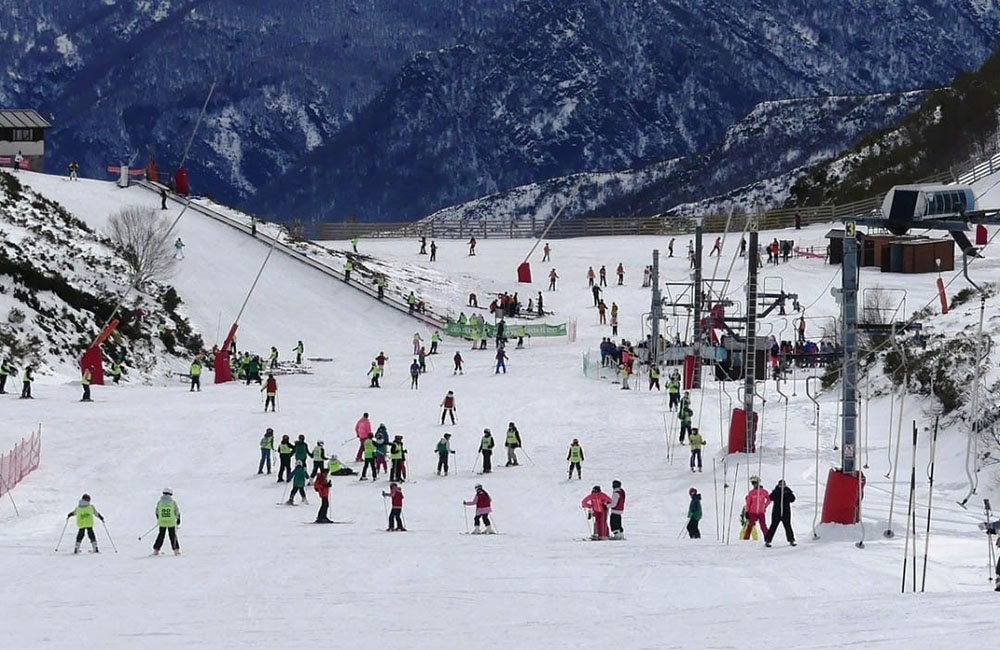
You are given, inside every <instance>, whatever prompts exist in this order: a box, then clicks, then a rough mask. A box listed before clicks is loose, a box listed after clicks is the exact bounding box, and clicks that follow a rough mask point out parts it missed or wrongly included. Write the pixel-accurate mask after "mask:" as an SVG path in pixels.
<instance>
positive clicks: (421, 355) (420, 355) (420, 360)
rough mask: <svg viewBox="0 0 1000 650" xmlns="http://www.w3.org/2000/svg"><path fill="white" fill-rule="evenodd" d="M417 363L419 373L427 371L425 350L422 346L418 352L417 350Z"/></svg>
mask: <svg viewBox="0 0 1000 650" xmlns="http://www.w3.org/2000/svg"><path fill="white" fill-rule="evenodd" d="M417 364H418V365H419V366H420V374H424V373H425V372H427V351H426V350H424V349H423V348H422V347H421V348H420V352H417Z"/></svg>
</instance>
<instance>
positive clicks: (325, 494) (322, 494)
mask: <svg viewBox="0 0 1000 650" xmlns="http://www.w3.org/2000/svg"><path fill="white" fill-rule="evenodd" d="M331 485H332V483H331V482H330V478H329V476H328V475H327V473H326V468H325V467H323V468H321V469H320V470H319V476H318V477H316V482H315V483H313V489H314V490H316V494H317V495H319V512H317V513H316V523H317V524H332V523H333V522H332V521H330V518H329V517H328V516H327V513H328V512H329V510H330V486H331Z"/></svg>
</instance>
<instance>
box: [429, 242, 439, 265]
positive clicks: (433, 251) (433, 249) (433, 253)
mask: <svg viewBox="0 0 1000 650" xmlns="http://www.w3.org/2000/svg"><path fill="white" fill-rule="evenodd" d="M437 254H438V247H437V244H436V243H435V242H434V240H431V260H430V261H432V262H436V261H437Z"/></svg>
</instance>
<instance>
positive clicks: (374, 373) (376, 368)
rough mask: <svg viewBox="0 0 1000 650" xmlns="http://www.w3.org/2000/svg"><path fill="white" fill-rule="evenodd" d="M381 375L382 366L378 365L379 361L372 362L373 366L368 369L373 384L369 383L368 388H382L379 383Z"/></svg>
mask: <svg viewBox="0 0 1000 650" xmlns="http://www.w3.org/2000/svg"><path fill="white" fill-rule="evenodd" d="M381 375H382V366H380V365H378V362H377V361H372V366H371V368H369V369H368V376H369V377H371V378H372V380H371V382H369V383H368V388H381V387H382V386H381V385H380V384H379V383H378V379H379V377H380V376H381Z"/></svg>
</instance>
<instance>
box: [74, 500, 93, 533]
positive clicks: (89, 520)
mask: <svg viewBox="0 0 1000 650" xmlns="http://www.w3.org/2000/svg"><path fill="white" fill-rule="evenodd" d="M76 527H77V528H93V527H94V506H92V505H91V506H77V508H76Z"/></svg>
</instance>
